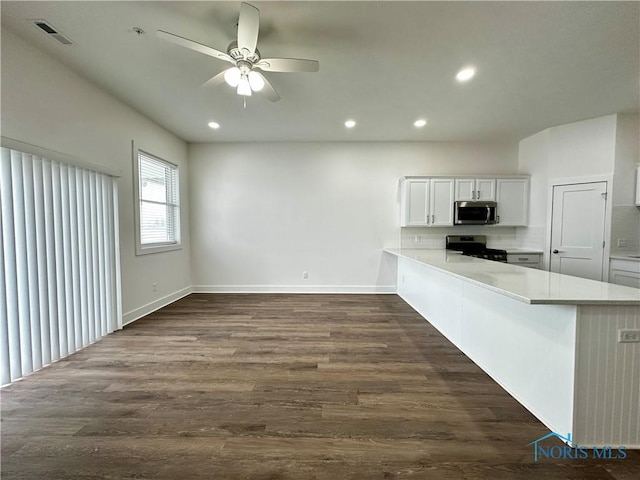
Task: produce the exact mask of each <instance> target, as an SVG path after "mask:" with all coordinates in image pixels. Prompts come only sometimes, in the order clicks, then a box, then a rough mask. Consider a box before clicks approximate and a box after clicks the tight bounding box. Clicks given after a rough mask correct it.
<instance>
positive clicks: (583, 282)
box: [384, 248, 640, 305]
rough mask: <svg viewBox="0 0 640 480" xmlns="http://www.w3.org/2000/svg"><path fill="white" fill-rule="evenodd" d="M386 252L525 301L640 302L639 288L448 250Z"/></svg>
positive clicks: (397, 249) (572, 302)
mask: <svg viewBox="0 0 640 480" xmlns="http://www.w3.org/2000/svg"><path fill="white" fill-rule="evenodd" d="M384 251H385V252H387V253H390V254H392V255H396V256H398V257H403V258H407V259H409V260H413V261H415V262H418V263H421V264H423V265H426V266H428V267H430V268H434V269H436V270H439V271H442V272H446V273H449V274H450V275H453V276H456V277H458V278H461V279H463V280H466V281H468V282H471V283H474V284H476V285H480V286H482V287H484V288H487V289H489V290H492V291H494V292H497V293H500V294H502V295H506V296H508V297H511V298H514V299H516V300H519V301H521V302H525V303H531V304H565V305H640V289H637V288H631V287H625V286H622V285H615V284H612V283H605V282H598V281H595V280H587V279H585V278H579V277H572V276H570V275H561V274H559V273H552V272H547V271H544V270H536V269H532V268H525V267H519V266H516V265H509V264H506V263H500V262H492V261H489V260H482V259H478V258H473V257H466V256H464V255H460V254H459V253H454V252H447V251H446V250H429V249H400V248H388V249H385V250H384Z"/></svg>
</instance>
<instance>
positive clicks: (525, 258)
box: [518, 257, 529, 262]
mask: <svg viewBox="0 0 640 480" xmlns="http://www.w3.org/2000/svg"><path fill="white" fill-rule="evenodd" d="M518 260H522V261H523V262H526V261H527V260H529V258H527V257H524V258H522V257H518Z"/></svg>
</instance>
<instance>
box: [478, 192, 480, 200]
mask: <svg viewBox="0 0 640 480" xmlns="http://www.w3.org/2000/svg"><path fill="white" fill-rule="evenodd" d="M478 200H480V190H478Z"/></svg>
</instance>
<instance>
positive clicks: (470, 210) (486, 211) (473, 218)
mask: <svg viewBox="0 0 640 480" xmlns="http://www.w3.org/2000/svg"><path fill="white" fill-rule="evenodd" d="M497 206H498V204H497V203H496V202H455V204H454V210H453V215H454V216H453V224H454V225H494V224H495V223H496V218H497V217H496V207H497Z"/></svg>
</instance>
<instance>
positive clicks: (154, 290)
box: [151, 282, 158, 292]
mask: <svg viewBox="0 0 640 480" xmlns="http://www.w3.org/2000/svg"><path fill="white" fill-rule="evenodd" d="M151 291H152V292H157V291H158V284H157V283H155V282H153V283H152V284H151Z"/></svg>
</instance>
